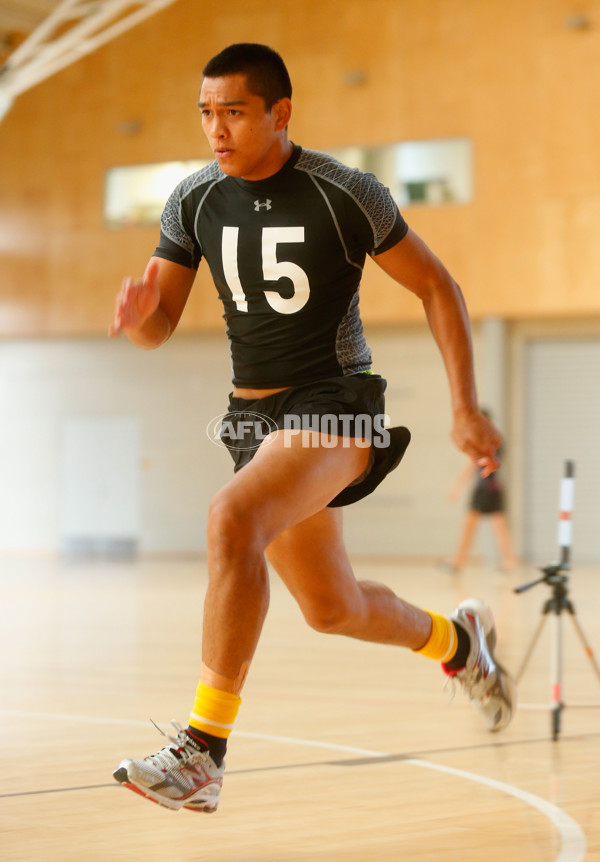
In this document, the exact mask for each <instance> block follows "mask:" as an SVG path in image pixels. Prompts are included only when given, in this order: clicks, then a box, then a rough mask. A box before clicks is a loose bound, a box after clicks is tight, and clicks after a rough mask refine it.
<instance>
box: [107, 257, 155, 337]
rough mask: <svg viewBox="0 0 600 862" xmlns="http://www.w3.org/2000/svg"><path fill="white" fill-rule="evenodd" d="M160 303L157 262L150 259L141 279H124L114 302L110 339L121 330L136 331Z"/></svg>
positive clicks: (109, 329) (109, 330)
mask: <svg viewBox="0 0 600 862" xmlns="http://www.w3.org/2000/svg"><path fill="white" fill-rule="evenodd" d="M159 302H160V289H159V287H158V261H157V259H156V258H152V259H151V260H150V263H149V264H148V266H147V268H146V272H145V273H144V277H143V278H142V279H139V278H137V279H133V278H125V279H123V284H122V286H121V290H120V291H119V293H118V294H117V298H116V301H115V316H114V320H113V322H112V323H111V325H110V326H109V328H108V334H109V336H110V337H111V338H116V336H117V335H120V333H121V332H123V330H126V329H129V330H138V329H140V328H141V327H142V326H143V325H144V323H145V322H146V321H147V320H148V319H149V318H150V317H151V316H152V315H153V314H154V312H155V311H156V309H157V308H158V305H159Z"/></svg>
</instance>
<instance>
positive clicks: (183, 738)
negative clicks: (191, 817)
mask: <svg viewBox="0 0 600 862" xmlns="http://www.w3.org/2000/svg"><path fill="white" fill-rule="evenodd" d="M171 724H172V725H173V727H174V728H175V730H176V731H177V736H175V737H173V736H170V735H169V734H168V733H165V732H164V731H162V730H161V731H160V732H161V733H162V734H163V736H166V737H167V738H168V739H169V740H170V742H169V745H166V746H165V747H164V748H161V750H160V751H157V753H156V754H151V755H150V756H149V757H146V758H145V759H144V760H122V761H121V762H120V763H119V765H118V766H117V768H116V769H115V771H114V772H113V776H114V778H115V779H116V780H117V781H118V782H120V783H121V784H123V785H124V786H125V787H128V788H129V789H130V790H133V791H134V792H135V793H139V794H140V795H141V796H145V797H146V799H151V800H152V801H153V802H157V803H158V804H159V805H164V806H165V808H172V809H173V810H175V811H179V809H180V808H188V809H189V810H190V811H203V812H205V813H207V814H210V813H211V812H213V811H216V810H217V806H218V805H219V797H220V795H221V786H222V784H223V773H224V772H225V764H224V763H222V764H221V766H217V765H216V764H215V762H214V761H213V759H212V758H211V756H210V754H209V753H208V751H203V750H202V749H201V748H200V747H199V746H198V745H196V743H195V742H194V740H193V739H192V738H191V737H190V736H189V734H188V733H187V732H186V731H185V730H184V729H183V728H182V727H181V725H180V724H178V723H177V722H176V721H172V722H171ZM158 729H159V730H160V728H158Z"/></svg>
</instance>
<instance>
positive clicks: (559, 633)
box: [515, 461, 600, 740]
mask: <svg viewBox="0 0 600 862" xmlns="http://www.w3.org/2000/svg"><path fill="white" fill-rule="evenodd" d="M574 478H575V466H574V463H573V461H566V462H565V476H564V478H563V480H562V485H561V501H560V513H559V527H558V537H559V545H560V550H561V561H560V563H551V564H550V565H548V566H544V567H543V568H541V570H540V571H541V572H542V573H543V577H541V578H537V579H536V580H535V581H530V582H529V583H527V584H523V585H522V586H520V587H517V588H516V589H515V593H524V592H525V591H526V590H529V589H531V588H532V587H535V586H536V585H537V584H542V583H544V584H547V585H548V586H549V587H551V589H552V597H551V598H549V599H548V600H547V601H546V602H544V605H543V607H542V618H541V620H540V622H539V624H538V627H537V629H536V630H535V632H534V634H533V638H532V639H531V642H530V644H529V647H528V649H527V651H526V653H525V657H524V658H523V661H522V663H521V667H520V668H519V670H518V672H517V675H516V681H517V683H518V682H519V680H520V679H521V677H522V676H523V673H524V671H525V668H526V667H527V663H528V661H529V659H530V658H531V655H532V653H533V650H534V648H535V645H536V643H537V642H538V639H539V637H540V635H541V633H542V629H543V628H544V623H545V622H546V619H547V618H548V616H549V615H550V614H553V615H554V642H553V655H552V658H553V661H552V687H551V703H550V704H549V706H548V709H549V710H550V711H551V730H552V739H553V740H557V739H558V735H559V733H560V724H561V715H562V711H563V709H564V708H565V706H566V705H567V704H565V703H564V702H563V691H562V683H563V655H562V647H563V630H562V616H563V612H564V611H566V612H567V613H568V614H569V616H570V617H571V620H572V622H573V625H574V626H575V631H576V632H577V634H578V636H579V639H580V641H581V643H582V645H583V649H584V651H585V654H586V655H587V657H588V659H589V660H590V663H591V665H592V668H593V670H594V672H595V674H596V676H597V677H598V681H599V682H600V667H599V666H598V663H597V661H596V659H595V657H594V653H593V651H592V648H591V646H590V644H589V642H588V640H587V638H586V636H585V634H584V633H583V629H582V628H581V626H580V624H579V622H578V620H577V616H576V614H575V608H574V606H573V603H572V602H571V600H570V599H569V591H568V588H567V585H568V582H569V578H568V574H567V572H568V571H569V570H570V563H569V559H570V550H571V515H572V510H573V491H574ZM571 706H573V705H571ZM577 708H580V709H583V708H587V709H598V708H600V704H598V705H595V704H589V705H588V704H586V705H583V704H579V705H577Z"/></svg>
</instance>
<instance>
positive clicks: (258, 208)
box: [254, 198, 271, 212]
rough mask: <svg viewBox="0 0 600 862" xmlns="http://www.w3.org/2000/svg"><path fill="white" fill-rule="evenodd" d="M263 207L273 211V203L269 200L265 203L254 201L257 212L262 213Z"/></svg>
mask: <svg viewBox="0 0 600 862" xmlns="http://www.w3.org/2000/svg"><path fill="white" fill-rule="evenodd" d="M261 207H264V208H265V209H266V210H270V209H271V201H270V200H269V199H268V198H267V200H266V201H263V202H262V203H261V202H260V201H254V210H255V212H260V208H261Z"/></svg>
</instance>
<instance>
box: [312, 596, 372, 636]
mask: <svg viewBox="0 0 600 862" xmlns="http://www.w3.org/2000/svg"><path fill="white" fill-rule="evenodd" d="M302 613H303V614H304V619H305V620H306V622H307V623H308V625H309V626H310V627H311V628H312V629H314V630H315V631H317V632H320V633H321V634H326V635H351V634H352V633H353V631H354V630H355V628H356V621H357V616H358V613H359V611H358V608H356V607H355V606H354V605H353V604H351V603H349V602H344V601H342V602H339V603H338V604H336V605H335V606H331V605H330V604H328V603H327V604H326V603H323V604H322V605H321V604H311V605H310V606H307V607H302Z"/></svg>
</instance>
